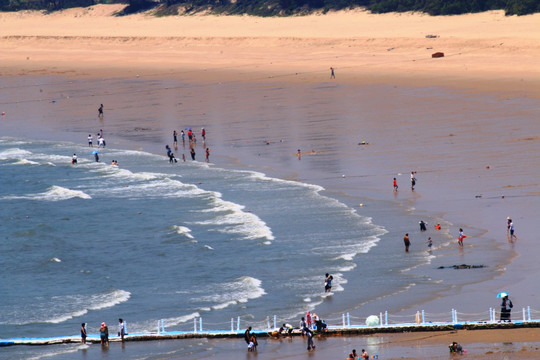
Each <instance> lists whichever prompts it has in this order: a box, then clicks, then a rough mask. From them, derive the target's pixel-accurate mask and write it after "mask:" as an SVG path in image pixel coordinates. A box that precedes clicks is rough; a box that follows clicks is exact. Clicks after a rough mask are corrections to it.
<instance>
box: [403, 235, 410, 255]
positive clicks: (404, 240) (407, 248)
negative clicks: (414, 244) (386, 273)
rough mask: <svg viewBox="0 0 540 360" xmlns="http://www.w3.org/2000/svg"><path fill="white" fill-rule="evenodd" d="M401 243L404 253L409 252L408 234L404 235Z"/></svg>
mask: <svg viewBox="0 0 540 360" xmlns="http://www.w3.org/2000/svg"><path fill="white" fill-rule="evenodd" d="M403 242H404V243H405V252H409V246H411V240H409V233H406V234H405V236H404V237H403Z"/></svg>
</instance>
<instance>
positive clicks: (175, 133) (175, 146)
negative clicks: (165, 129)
mask: <svg viewBox="0 0 540 360" xmlns="http://www.w3.org/2000/svg"><path fill="white" fill-rule="evenodd" d="M172 135H173V146H174V149H175V150H178V133H177V132H176V130H174V131H173V133H172Z"/></svg>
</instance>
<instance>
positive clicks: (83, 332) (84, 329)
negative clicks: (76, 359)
mask: <svg viewBox="0 0 540 360" xmlns="http://www.w3.org/2000/svg"><path fill="white" fill-rule="evenodd" d="M86 336H87V335H86V324H85V323H82V324H81V342H82V343H83V344H86Z"/></svg>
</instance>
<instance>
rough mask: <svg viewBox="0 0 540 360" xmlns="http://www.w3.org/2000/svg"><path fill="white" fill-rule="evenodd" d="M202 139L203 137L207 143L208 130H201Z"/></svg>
mask: <svg viewBox="0 0 540 360" xmlns="http://www.w3.org/2000/svg"><path fill="white" fill-rule="evenodd" d="M201 137H202V140H203V143H204V142H206V130H204V128H202V129H201Z"/></svg>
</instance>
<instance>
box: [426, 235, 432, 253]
mask: <svg viewBox="0 0 540 360" xmlns="http://www.w3.org/2000/svg"><path fill="white" fill-rule="evenodd" d="M426 244H428V248H429V250H431V247H432V246H433V240H431V237H428V239H427V241H426Z"/></svg>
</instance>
